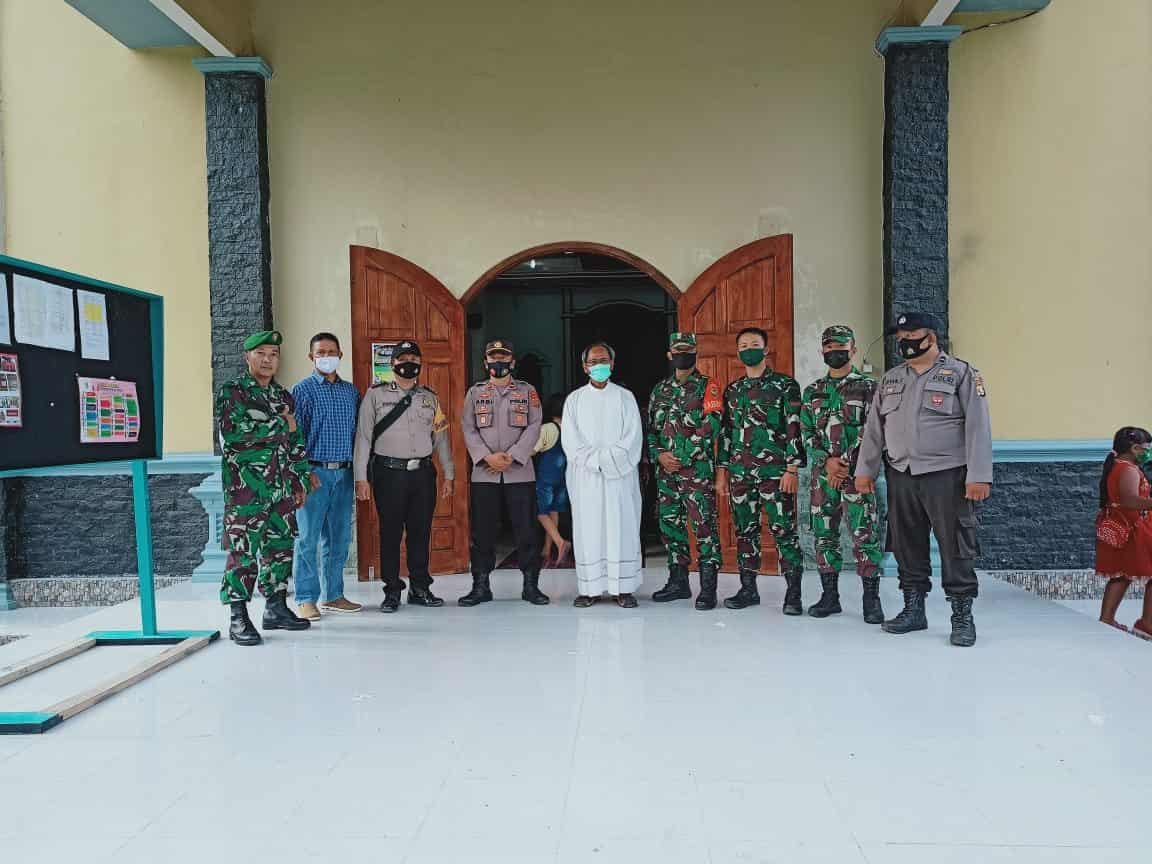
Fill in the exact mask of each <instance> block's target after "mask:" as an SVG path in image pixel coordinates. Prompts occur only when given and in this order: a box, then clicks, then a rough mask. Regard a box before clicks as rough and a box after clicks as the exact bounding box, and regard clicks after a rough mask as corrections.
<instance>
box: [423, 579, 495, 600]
mask: <svg viewBox="0 0 1152 864" xmlns="http://www.w3.org/2000/svg"><path fill="white" fill-rule="evenodd" d="M491 600H492V586H491V585H490V584H489V583H488V574H487V573H473V574H472V590H471V591H469V592H468V593H467V594H465V595H464V596H463V597H461V598H460V599H459V600H457V601H456V602H457V603H459V604H460V605H461V606H479V605H480V604H481V603H489V602H491ZM408 602H409V603H411V602H412V592H411V591H409V592H408Z"/></svg>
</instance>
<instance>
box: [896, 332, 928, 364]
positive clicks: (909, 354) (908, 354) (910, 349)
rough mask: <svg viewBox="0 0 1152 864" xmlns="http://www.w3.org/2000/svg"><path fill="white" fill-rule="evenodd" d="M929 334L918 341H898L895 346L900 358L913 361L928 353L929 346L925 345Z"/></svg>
mask: <svg viewBox="0 0 1152 864" xmlns="http://www.w3.org/2000/svg"><path fill="white" fill-rule="evenodd" d="M929 335H930V334H927V333H925V334H924V335H923V336H921V337H920V338H919V339H900V340H898V341H897V342H896V344H897V345H898V346H899V348H900V356H901V357H903V358H904V359H906V360H915V359H916V358H917V357H920V356H923V355H924V354H927V353H928V350H929V349H930V348H931V347H932V346H931V345H925V344H924V343H925V342H927V341H928V336H929Z"/></svg>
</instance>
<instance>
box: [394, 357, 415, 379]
mask: <svg viewBox="0 0 1152 864" xmlns="http://www.w3.org/2000/svg"><path fill="white" fill-rule="evenodd" d="M395 371H396V374H397V375H399V376H400V377H401V378H407V379H409V380H411V379H412V378H415V377H416V376H418V375H419V374H420V364H419V363H413V362H411V361H407V362H404V363H397V364H396V366H395Z"/></svg>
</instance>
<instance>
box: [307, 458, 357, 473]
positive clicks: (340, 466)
mask: <svg viewBox="0 0 1152 864" xmlns="http://www.w3.org/2000/svg"><path fill="white" fill-rule="evenodd" d="M308 464H309V465H311V466H312V467H313V468H326V469H327V470H329V471H343V470H344V469H346V468H351V467H352V463H351V462H317V461H315V460H314V459H309V460H308Z"/></svg>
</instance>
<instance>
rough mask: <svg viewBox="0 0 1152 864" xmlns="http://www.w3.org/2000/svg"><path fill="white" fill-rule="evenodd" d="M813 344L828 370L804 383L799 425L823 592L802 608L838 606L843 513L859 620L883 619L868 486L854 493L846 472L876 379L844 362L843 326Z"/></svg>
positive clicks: (847, 353)
mask: <svg viewBox="0 0 1152 864" xmlns="http://www.w3.org/2000/svg"><path fill="white" fill-rule="evenodd" d="M820 351H821V354H822V356H823V357H824V362H825V364H826V365H827V366H828V374H827V375H825V376H824V377H823V378H821V379H820V380H818V381H815V382H813V383H812V384H810V385H808V387H807V388H806V389H805V390H804V399H803V405H802V407H801V409H800V428H801V433H802V435H803V438H804V447H805V449H806V450H807V452H808V455H809V456H810V457H811V463H812V479H811V486H810V488H811V493H812V502H811V504H812V506H811V513H812V533H813V534H814V535H815V539H816V566H817V567H818V568H819V570H820V584H821V586H822V588H823V593H822V594H821V595H820V600H819V601H818V602H816V603H815V604H813V605H812V606H811V607H810V608H809V609H808V614H809V615H811V616H812V617H814V618H826V617H828V616H829V615H835V614H837V613H839V612H841V611H842V610H841V608H840V587H839V579H840V567H841V566H842V565H843V563H844V558H843V555H842V554H841V552H840V521H841V516H842V514H846V515H847V517H848V525H849V527H850V528H851V529H852V548H853V551H854V552H855V555H856V572H857V574H858V575H859V576H860V580H861V582H862V583H863V585H864V620H865V621H867V622H868V623H869V624H882V623H884V610H883V608H882V607H881V605H880V562H881V560H882V559H883V558H884V552H883V550H882V549H881V548H880V540H879V536H878V534H877V527H876V495H875V493H866V494H865V493H858V492H857V491H856V483H855V481H854V480H853V479H852V472H853V471H855V470H856V457H857V454H858V453H859V450H860V433H861V431H862V430H863V428H864V420H865V418H866V417H867V413H868V406H869V405H871V404H872V397H873V396H874V395H875V393H876V382H875V381H874V380H873V379H871V378H869V377H868V376H867V375H865V374H864V373H862V372H860V371H859V370H857V369H856V367H855V366H853V365H852V358H853V356H855V354H856V337H855V334H854V333H853V332H852V328H851V327H846V326H844V325H842V324H837V325H834V326H832V327H829V328H827V329H826V330H825V331H824V333H823V334H822V335H821V337H820Z"/></svg>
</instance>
